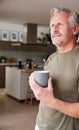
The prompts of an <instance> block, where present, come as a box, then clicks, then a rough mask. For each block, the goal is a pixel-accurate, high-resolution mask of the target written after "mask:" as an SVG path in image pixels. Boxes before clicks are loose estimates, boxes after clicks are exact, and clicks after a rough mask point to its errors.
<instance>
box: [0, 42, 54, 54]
mask: <svg viewBox="0 0 79 130" xmlns="http://www.w3.org/2000/svg"><path fill="white" fill-rule="evenodd" d="M0 50H10V51H31V52H49V53H52V52H54V51H56V47H55V46H54V45H52V44H39V43H37V44H36V43H35V44H30V43H28V44H22V43H20V42H9V41H0Z"/></svg>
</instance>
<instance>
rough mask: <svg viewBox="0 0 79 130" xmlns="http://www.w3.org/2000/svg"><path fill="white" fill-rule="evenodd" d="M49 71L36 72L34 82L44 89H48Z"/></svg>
mask: <svg viewBox="0 0 79 130" xmlns="http://www.w3.org/2000/svg"><path fill="white" fill-rule="evenodd" d="M48 78H49V71H45V70H42V71H34V80H35V81H36V83H38V84H39V85H40V86H42V87H47V85H48Z"/></svg>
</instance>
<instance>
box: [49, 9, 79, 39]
mask: <svg viewBox="0 0 79 130" xmlns="http://www.w3.org/2000/svg"><path fill="white" fill-rule="evenodd" d="M58 12H67V13H69V22H70V26H71V27H75V26H77V25H79V14H78V13H77V12H76V11H74V10H72V9H68V8H64V7H56V8H52V9H51V11H50V17H53V16H54V15H55V14H56V13H58ZM78 37H79V32H78V34H77V39H78Z"/></svg>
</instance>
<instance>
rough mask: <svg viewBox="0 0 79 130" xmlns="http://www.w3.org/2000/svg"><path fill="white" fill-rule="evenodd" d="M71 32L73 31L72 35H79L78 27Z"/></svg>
mask: <svg viewBox="0 0 79 130" xmlns="http://www.w3.org/2000/svg"><path fill="white" fill-rule="evenodd" d="M72 31H73V34H74V35H76V34H78V33H79V25H77V26H75V27H74V28H73V30H72Z"/></svg>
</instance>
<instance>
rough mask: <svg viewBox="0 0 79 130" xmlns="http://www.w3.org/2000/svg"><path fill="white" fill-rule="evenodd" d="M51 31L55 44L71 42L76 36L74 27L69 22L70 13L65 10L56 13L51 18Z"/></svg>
mask: <svg viewBox="0 0 79 130" xmlns="http://www.w3.org/2000/svg"><path fill="white" fill-rule="evenodd" d="M50 33H51V39H52V42H53V44H55V45H56V46H57V45H60V44H61V45H62V44H67V43H69V42H70V41H71V40H72V38H73V37H74V34H73V28H71V26H70V23H69V14H68V13H65V12H60V13H56V14H55V15H54V16H53V17H51V19H50Z"/></svg>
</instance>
